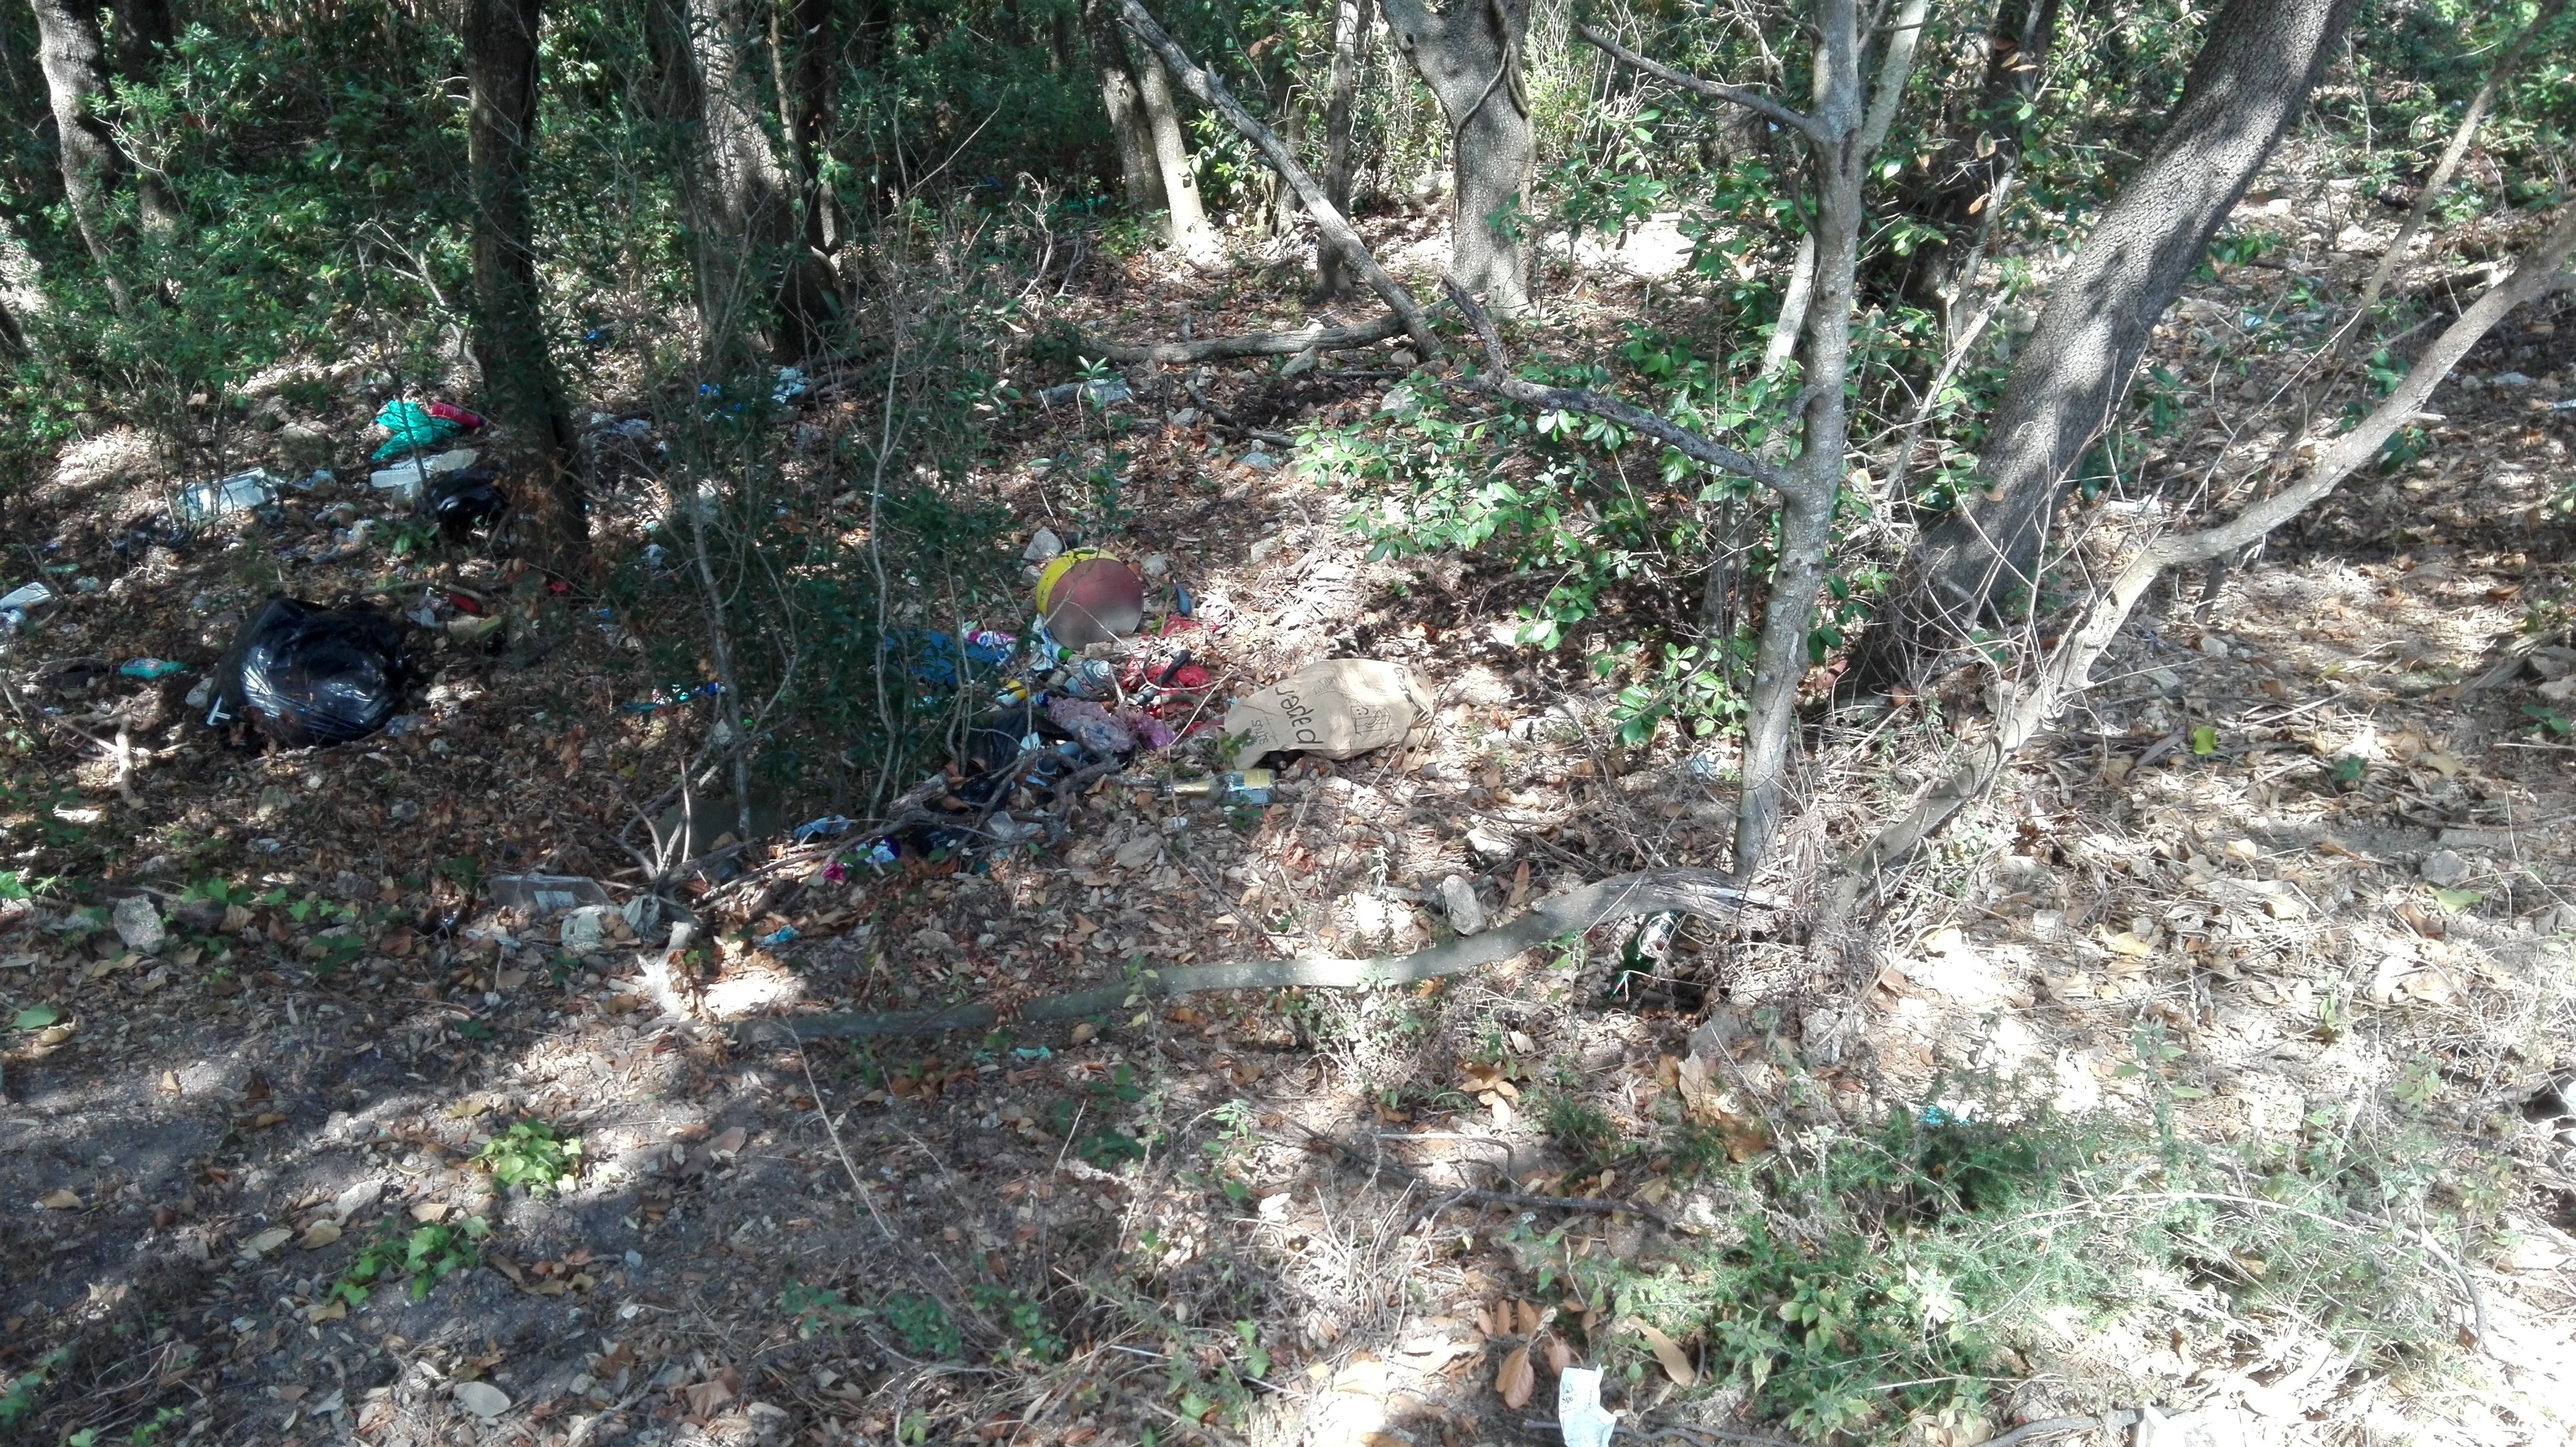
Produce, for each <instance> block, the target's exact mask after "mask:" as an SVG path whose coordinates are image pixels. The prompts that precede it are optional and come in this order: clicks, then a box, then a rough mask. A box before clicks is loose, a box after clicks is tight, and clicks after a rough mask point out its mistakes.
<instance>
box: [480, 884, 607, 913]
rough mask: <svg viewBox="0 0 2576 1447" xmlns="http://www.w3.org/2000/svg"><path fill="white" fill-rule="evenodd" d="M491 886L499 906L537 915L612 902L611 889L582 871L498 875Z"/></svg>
mask: <svg viewBox="0 0 2576 1447" xmlns="http://www.w3.org/2000/svg"><path fill="white" fill-rule="evenodd" d="M490 887H491V891H492V903H494V904H495V905H498V906H500V907H501V908H503V909H524V910H526V911H528V912H529V913H530V914H537V915H548V914H560V913H562V912H563V911H565V910H568V909H579V908H581V907H582V906H584V905H591V904H606V903H608V891H607V890H605V889H602V888H600V887H599V881H598V880H595V879H586V878H584V877H582V876H581V875H578V874H496V875H493V876H492V879H491V883H490Z"/></svg>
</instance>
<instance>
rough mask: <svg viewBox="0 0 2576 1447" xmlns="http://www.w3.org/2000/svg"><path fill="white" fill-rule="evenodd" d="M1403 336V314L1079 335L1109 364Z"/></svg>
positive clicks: (1332, 348) (1281, 353)
mask: <svg viewBox="0 0 2576 1447" xmlns="http://www.w3.org/2000/svg"><path fill="white" fill-rule="evenodd" d="M1402 335H1404V318H1402V317H1400V316H1397V315H1396V314H1395V313H1393V312H1389V313H1387V314H1386V315H1385V316H1382V317H1379V318H1378V319H1377V320H1375V321H1369V322H1362V323H1360V324H1359V325H1358V326H1355V327H1328V326H1326V325H1324V324H1323V323H1322V322H1309V323H1308V324H1306V325H1305V326H1302V327H1299V328H1298V329H1297V330H1295V331H1293V332H1248V333H1245V334H1244V335H1242V336H1235V337H1201V338H1199V339H1198V340H1196V341H1189V342H1119V341H1111V340H1110V339H1108V338H1106V337H1092V336H1089V335H1087V334H1086V335H1085V336H1083V338H1082V339H1081V351H1082V355H1084V356H1086V357H1090V356H1105V357H1107V358H1108V359H1109V360H1111V361H1113V362H1123V363H1131V364H1132V363H1137V362H1213V361H1216V360H1219V359H1220V358H1225V357H1293V356H1295V355H1297V354H1298V353H1299V352H1305V351H1317V352H1339V351H1348V350H1350V349H1352V348H1355V347H1366V346H1373V345H1375V344H1377V343H1379V342H1383V341H1385V340H1387V339H1388V338H1390V337H1399V336H1402Z"/></svg>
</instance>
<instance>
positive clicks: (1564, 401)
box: [1442, 278, 1788, 492]
mask: <svg viewBox="0 0 2576 1447" xmlns="http://www.w3.org/2000/svg"><path fill="white" fill-rule="evenodd" d="M1442 285H1443V286H1445V287H1447V288H1448V291H1449V299H1450V300H1451V301H1453V302H1455V303H1457V305H1458V310H1459V311H1460V312H1461V313H1463V314H1464V315H1465V316H1466V318H1467V320H1468V321H1469V322H1470V323H1471V324H1473V325H1474V327H1475V328H1476V335H1477V336H1478V337H1479V338H1480V339H1482V340H1483V342H1484V344H1485V359H1486V364H1487V367H1488V369H1489V370H1488V372H1487V374H1486V375H1484V376H1480V377H1466V378H1461V379H1460V380H1459V381H1458V382H1457V383H1456V384H1455V385H1457V386H1459V387H1463V388H1465V389H1466V390H1468V391H1470V392H1482V393H1485V394H1486V395H1488V396H1493V397H1501V398H1503V399H1505V400H1506V401H1512V402H1518V403H1520V404H1522V405H1523V406H1527V407H1548V408H1553V409H1555V410H1558V411H1561V412H1582V413H1587V414H1589V415H1591V416H1594V417H1600V418H1604V419H1606V420H1608V421H1612V422H1616V423H1618V424H1619V425H1620V426H1622V427H1625V428H1627V429H1628V430H1629V431H1631V432H1635V433H1640V434H1642V435H1644V436H1647V437H1652V438H1654V439H1655V440H1656V441H1658V442H1661V443H1663V444H1664V445H1665V446H1667V447H1670V448H1671V449H1673V450H1674V451H1675V452H1678V453H1680V454H1681V455H1683V456H1684V457H1687V458H1690V459H1691V460H1692V461H1694V462H1701V463H1706V464H1707V465H1708V466H1710V467H1714V468H1716V469H1718V470H1719V471H1721V472H1732V473H1734V474H1736V475H1737V476H1739V477H1749V478H1751V479H1753V480H1754V481H1755V482H1758V483H1760V484H1762V485H1763V486H1764V487H1767V488H1770V489H1772V490H1773V491H1775V492H1776V491H1779V490H1781V489H1782V488H1785V487H1786V486H1788V478H1787V475H1786V474H1784V473H1782V472H1781V471H1780V469H1778V468H1776V467H1773V466H1772V465H1771V464H1769V463H1767V462H1764V461H1763V460H1762V459H1760V458H1758V457H1754V456H1752V455H1750V454H1749V453H1743V452H1738V451H1736V450H1735V449H1734V448H1732V447H1720V446H1719V445H1717V444H1716V443H1714V442H1711V441H1709V440H1708V439H1707V438H1705V437H1702V436H1700V435H1699V434H1698V433H1696V432H1693V431H1691V430H1690V429H1688V428H1686V427H1682V426H1679V425H1677V424H1675V423H1673V422H1669V421H1667V420H1665V419H1664V418H1661V417H1658V416H1656V415H1655V414H1654V413H1652V412H1649V411H1647V410H1645V409H1644V408H1642V407H1638V406H1636V405H1634V404H1632V403H1628V402H1622V401H1620V400H1619V399H1618V398H1616V397H1605V396H1603V395H1602V394H1601V393H1599V392H1593V391H1587V390H1585V389H1582V388H1578V387H1542V386H1540V385H1539V384H1537V383H1536V382H1525V381H1523V380H1521V379H1520V378H1518V377H1515V376H1513V375H1512V372H1511V359H1510V358H1509V357H1507V356H1506V355H1505V354H1504V352H1503V339H1502V337H1501V335H1500V334H1498V333H1497V332H1496V331H1495V330H1494V319H1493V318H1492V317H1490V316H1487V315H1486V314H1485V309H1484V308H1483V307H1482V306H1479V305H1477V303H1476V299H1475V298H1474V297H1471V296H1469V295H1467V291H1466V288H1464V287H1462V286H1460V285H1458V283H1457V282H1456V281H1455V280H1450V279H1446V278H1444V279H1443V281H1442Z"/></svg>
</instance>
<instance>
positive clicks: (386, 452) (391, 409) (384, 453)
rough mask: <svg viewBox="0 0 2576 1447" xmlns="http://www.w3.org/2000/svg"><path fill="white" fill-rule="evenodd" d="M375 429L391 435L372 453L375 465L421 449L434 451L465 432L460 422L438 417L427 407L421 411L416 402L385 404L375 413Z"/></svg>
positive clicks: (420, 406)
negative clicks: (434, 448)
mask: <svg viewBox="0 0 2576 1447" xmlns="http://www.w3.org/2000/svg"><path fill="white" fill-rule="evenodd" d="M432 405H433V406H435V405H438V404H432ZM449 410H451V411H454V410H461V409H454V408H451V409H449ZM376 425H377V426H379V427H381V428H383V429H385V431H387V432H389V433H391V434H392V436H391V437H389V438H387V439H386V441H385V444H384V445H383V446H382V447H379V448H377V449H376V450H375V454H374V456H375V460H376V461H378V462H382V461H384V460H385V459H386V458H388V457H399V456H401V455H402V454H404V453H406V452H418V451H421V450H422V449H424V448H431V447H436V446H438V445H439V444H440V443H442V442H445V441H446V440H447V439H449V438H451V437H453V436H455V435H456V434H457V433H459V432H462V431H464V430H465V427H464V424H462V423H461V422H458V421H456V420H455V419H453V418H448V417H441V416H439V415H438V414H437V413H436V412H435V411H433V410H431V408H430V407H423V406H422V405H420V404H419V403H418V402H399V401H397V402H387V403H386V404H385V405H383V406H382V407H379V408H377V409H376Z"/></svg>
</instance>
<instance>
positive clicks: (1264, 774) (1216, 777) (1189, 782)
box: [1172, 769, 1279, 804]
mask: <svg viewBox="0 0 2576 1447" xmlns="http://www.w3.org/2000/svg"><path fill="white" fill-rule="evenodd" d="M1278 780H1279V776H1278V775H1277V774H1274V773H1272V772H1271V771H1270V770H1268V769H1236V770H1233V771H1232V772H1229V773H1223V774H1209V775H1206V776H1204V777H1202V778H1196V779H1183V780H1181V781H1180V782H1179V783H1177V784H1174V785H1173V786H1172V796H1173V797H1174V798H1176V799H1218V800H1222V801H1224V802H1225V803H1228V804H1267V803H1269V802H1270V788H1271V786H1272V785H1273V784H1275V783H1277V782H1278Z"/></svg>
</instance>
